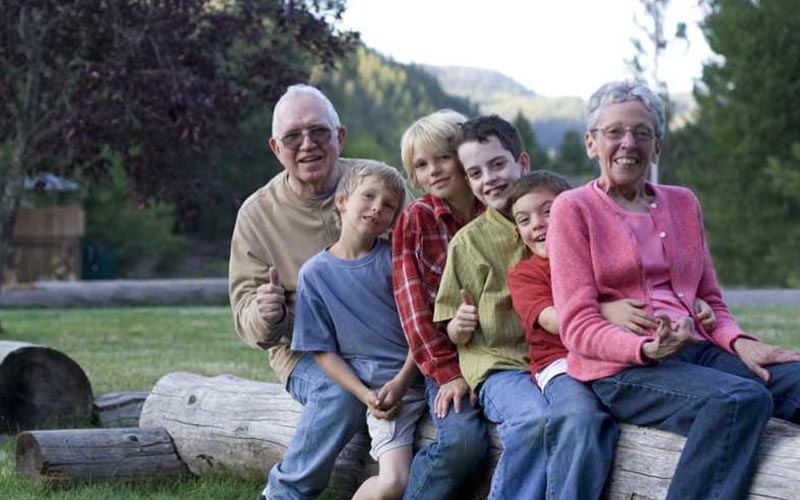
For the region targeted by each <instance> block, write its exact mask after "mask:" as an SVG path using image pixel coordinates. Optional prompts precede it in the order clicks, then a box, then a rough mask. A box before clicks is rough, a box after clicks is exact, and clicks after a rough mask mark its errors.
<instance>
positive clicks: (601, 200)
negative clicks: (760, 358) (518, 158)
mask: <svg viewBox="0 0 800 500" xmlns="http://www.w3.org/2000/svg"><path fill="white" fill-rule="evenodd" d="M647 186H648V189H650V190H652V192H654V193H655V200H654V202H653V203H651V204H650V206H649V209H648V210H649V213H650V218H651V220H652V223H653V225H654V226H655V231H656V233H657V235H658V238H659V240H660V241H661V246H662V251H663V259H664V261H665V262H666V264H667V274H668V277H669V279H668V280H666V281H665V280H663V279H662V280H661V281H662V283H661V285H660V286H662V287H664V286H666V287H669V289H671V292H672V295H673V296H674V297H675V298H676V299H677V300H678V304H677V305H675V304H674V305H675V306H676V307H678V306H682V307H683V309H684V311H685V313H686V315H691V316H692V317H695V313H694V307H693V304H694V300H695V297H700V298H702V299H703V300H705V301H706V302H708V304H709V305H710V306H711V308H712V309H713V310H714V313H715V314H716V317H717V326H716V328H714V330H713V331H710V332H707V331H705V329H704V328H703V326H702V324H700V322H699V321H697V319H696V317H695V330H696V331H697V332H698V334H699V335H700V336H701V337H702V338H704V339H706V340H708V341H710V342H713V343H714V344H717V345H718V346H720V347H721V348H723V349H725V350H727V351H729V352H733V350H732V347H731V346H732V344H733V341H734V340H736V339H737V338H739V337H740V336H747V337H748V338H753V337H752V336H751V335H746V334H744V333H743V332H742V331H741V329H740V328H739V326H738V325H737V324H736V320H735V319H734V318H733V316H732V315H731V313H730V311H728V308H727V306H726V305H725V303H724V302H723V301H722V294H721V291H720V289H719V285H718V283H717V279H716V275H715V273H714V267H713V264H712V262H711V255H710V253H709V251H708V245H707V243H706V235H705V231H704V229H703V219H702V213H701V210H700V204H699V202H698V201H697V198H695V196H694V194H693V193H692V192H691V191H690V190H688V189H686V188H681V187H675V186H663V185H658V186H654V185H650V184H648V185H647ZM547 244H548V254H549V256H550V267H551V270H552V278H553V299H554V302H555V307H556V311H558V315H559V320H560V323H561V338H562V341H563V342H564V345H565V346H566V347H567V349H569V354H568V356H567V362H568V365H569V369H568V373H569V374H570V375H571V376H573V377H574V378H576V379H578V380H582V381H591V380H596V379H599V378H603V377H608V376H611V375H614V374H616V373H619V372H621V371H622V370H624V369H626V368H629V367H633V366H641V365H645V364H648V363H649V361H647V360H646V359H645V358H643V357H642V351H641V348H642V344H644V343H645V342H646V341H647V340H648V339H649V338H650V337H652V336H655V330H652V331H650V332H648V335H646V336H639V335H636V334H634V333H631V332H629V331H627V330H625V329H623V328H621V327H618V326H616V325H614V324H612V323H610V322H608V321H606V320H604V319H603V317H602V315H601V314H600V309H599V303H601V302H609V301H614V300H619V299H623V298H636V299H641V300H643V301H645V302H646V304H647V306H646V310H647V312H648V313H649V314H653V313H654V311H655V310H658V309H660V308H662V307H663V304H660V303H659V301H658V300H654V294H653V293H652V286H653V283H652V281H651V282H650V283H648V276H647V273H646V269H645V265H644V264H643V260H642V256H641V253H640V250H639V242H638V241H637V238H636V234H635V233H634V231H633V230H632V229H631V227H630V225H629V224H628V223H626V221H625V213H624V212H623V211H622V210H620V209H619V207H618V206H617V204H616V203H614V201H613V200H612V199H611V198H610V197H609V196H608V195H606V194H605V193H604V192H603V191H602V190H600V189H598V188H597V187H596V186H595V184H594V182H592V183H589V184H587V185H584V186H582V187H579V188H577V189H573V190H571V191H567V192H565V193H562V194H561V195H559V196H558V197H557V198H556V200H555V202H554V204H553V208H552V211H551V219H550V228H549V230H548V235H547ZM651 279H652V276H651Z"/></svg>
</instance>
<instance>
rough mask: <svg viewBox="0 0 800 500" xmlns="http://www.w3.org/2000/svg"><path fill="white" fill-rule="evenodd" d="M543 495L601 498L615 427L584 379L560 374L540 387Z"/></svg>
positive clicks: (559, 499) (583, 499) (553, 499)
mask: <svg viewBox="0 0 800 500" xmlns="http://www.w3.org/2000/svg"><path fill="white" fill-rule="evenodd" d="M544 396H545V398H547V402H548V404H549V407H548V418H547V425H546V427H545V447H546V449H547V457H548V463H547V499H548V500H562V499H563V500H566V499H575V500H592V499H598V498H600V495H602V493H603V487H604V486H605V483H606V478H607V477H608V472H609V471H610V470H611V463H612V461H613V458H614V447H615V446H616V444H617V436H618V434H619V427H618V425H617V421H616V419H615V418H614V417H612V416H611V415H610V414H609V413H608V412H606V411H605V410H604V409H603V407H602V405H601V404H600V401H599V400H598V399H597V396H595V395H594V392H592V390H591V389H590V388H589V387H588V386H586V385H584V384H583V383H582V382H579V381H577V380H575V379H574V378H572V377H570V376H569V375H567V374H563V375H558V376H557V377H555V378H553V379H551V380H550V382H549V383H548V384H547V385H546V386H545V388H544Z"/></svg>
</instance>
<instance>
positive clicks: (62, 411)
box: [0, 341, 92, 433]
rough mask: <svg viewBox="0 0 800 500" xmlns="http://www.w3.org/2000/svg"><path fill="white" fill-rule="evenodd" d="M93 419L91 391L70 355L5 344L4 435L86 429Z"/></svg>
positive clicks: (0, 429) (1, 347)
mask: <svg viewBox="0 0 800 500" xmlns="http://www.w3.org/2000/svg"><path fill="white" fill-rule="evenodd" d="M91 415H92V387H91V385H90V384H89V379H88V378H87V377H86V374H85V373H84V372H83V370H82V369H81V367H80V366H79V365H78V364H77V363H76V362H75V361H73V360H72V359H71V358H70V357H69V356H67V355H66V354H63V353H61V352H59V351H56V350H55V349H50V348H49V347H42V346H37V345H33V344H28V343H25V342H8V341H4V342H0V433H15V432H18V431H20V430H28V429H42V428H53V427H74V426H85V425H86V424H87V423H88V421H89V419H90V417H91Z"/></svg>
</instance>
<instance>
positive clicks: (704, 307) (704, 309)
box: [694, 299, 717, 332]
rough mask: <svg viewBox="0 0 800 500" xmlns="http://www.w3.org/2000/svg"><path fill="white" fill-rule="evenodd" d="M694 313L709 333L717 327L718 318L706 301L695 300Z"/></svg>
mask: <svg viewBox="0 0 800 500" xmlns="http://www.w3.org/2000/svg"><path fill="white" fill-rule="evenodd" d="M694 313H695V314H696V315H697V319H698V320H700V323H702V324H703V328H705V329H706V331H707V332H710V331H711V330H713V329H714V328H715V327H716V326H717V316H716V314H714V310H713V309H711V306H710V305H708V302H706V301H705V300H703V299H694Z"/></svg>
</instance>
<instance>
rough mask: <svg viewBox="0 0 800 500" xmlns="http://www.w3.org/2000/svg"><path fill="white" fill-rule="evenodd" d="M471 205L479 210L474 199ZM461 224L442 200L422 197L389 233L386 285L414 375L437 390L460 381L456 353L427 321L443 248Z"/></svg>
mask: <svg viewBox="0 0 800 500" xmlns="http://www.w3.org/2000/svg"><path fill="white" fill-rule="evenodd" d="M475 206H476V209H477V210H476V211H477V212H478V213H479V212H482V211H483V205H481V204H480V202H478V201H477V200H476V201H475ZM464 224H465V222H462V221H460V220H458V219H457V218H456V216H455V214H453V212H451V211H450V207H448V206H447V204H446V203H445V202H444V201H442V200H441V199H439V198H436V197H434V196H431V195H429V194H426V195H424V196H422V197H421V198H419V199H417V200H415V201H413V202H412V203H411V204H410V205H408V207H406V209H405V210H404V211H403V213H402V214H401V215H400V218H399V219H398V221H397V225H396V226H395V228H394V234H393V235H392V283H393V285H394V298H395V301H396V302H397V310H398V312H399V313H400V321H401V322H402V324H403V331H404V332H405V335H406V339H407V340H408V345H409V346H410V347H411V353H412V355H413V356H414V361H416V362H417V365H418V366H419V369H420V371H421V372H422V373H423V374H425V376H427V377H431V378H432V379H433V380H434V381H435V382H436V384H437V385H439V386H441V385H442V384H445V383H447V382H450V381H451V380H453V379H456V378H458V377H461V369H460V368H459V366H458V351H456V347H455V346H454V345H453V343H452V342H450V339H449V338H447V332H446V331H445V329H444V328H443V327H439V326H437V325H436V324H435V323H434V322H433V306H434V304H435V302H436V292H437V291H438V290H439V281H440V280H441V278H442V272H443V271H444V264H445V260H446V259H447V244H448V243H450V240H451V239H452V238H453V236H454V235H455V234H456V231H458V230H459V229H461V227H462V226H463V225H464Z"/></svg>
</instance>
